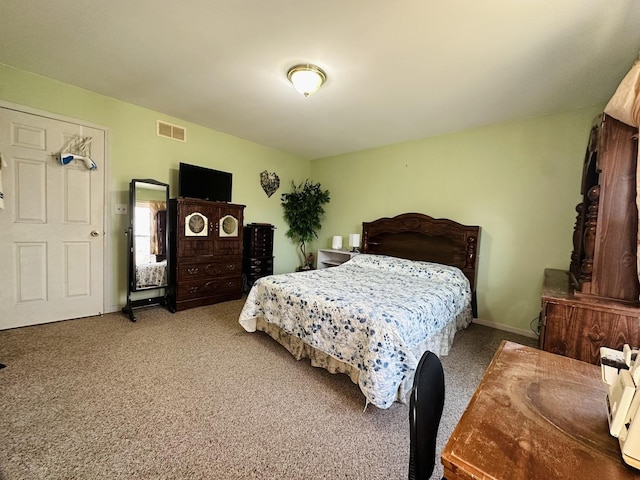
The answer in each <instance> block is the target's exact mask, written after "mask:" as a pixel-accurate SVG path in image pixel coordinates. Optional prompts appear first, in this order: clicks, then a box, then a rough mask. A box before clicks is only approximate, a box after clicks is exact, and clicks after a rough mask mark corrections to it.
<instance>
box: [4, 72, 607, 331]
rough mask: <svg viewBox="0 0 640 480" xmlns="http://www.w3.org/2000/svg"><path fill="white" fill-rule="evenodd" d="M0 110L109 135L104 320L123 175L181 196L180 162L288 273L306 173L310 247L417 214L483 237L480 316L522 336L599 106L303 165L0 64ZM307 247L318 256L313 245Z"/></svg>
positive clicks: (122, 274)
mask: <svg viewBox="0 0 640 480" xmlns="http://www.w3.org/2000/svg"><path fill="white" fill-rule="evenodd" d="M0 100H2V101H5V102H11V103H15V104H19V105H25V106H28V107H32V108H36V109H40V110H44V111H47V112H52V113H55V114H58V115H64V116H68V117H72V118H77V119H80V120H84V121H87V122H90V123H94V124H98V125H102V126H105V127H107V128H108V131H109V138H108V139H109V148H110V166H109V172H108V173H109V174H108V181H107V190H108V192H107V208H108V210H107V212H108V216H109V223H110V225H109V231H108V232H107V235H108V237H109V241H110V244H111V252H110V253H111V264H112V266H111V272H109V274H110V275H111V287H110V288H111V292H112V293H111V295H110V296H111V298H110V299H108V300H109V304H110V308H111V310H118V309H119V308H121V307H122V305H123V304H124V301H125V296H126V248H125V238H124V234H123V232H124V229H125V226H126V223H127V217H125V216H122V215H115V213H114V209H115V205H116V204H118V203H127V200H128V183H129V180H130V179H131V178H155V179H156V180H159V181H163V182H167V183H169V184H170V185H171V192H172V196H175V194H176V188H177V167H178V163H179V162H181V161H184V162H187V163H194V164H199V165H204V166H209V167H212V168H217V169H220V170H227V171H231V172H233V174H234V178H233V180H234V187H233V201H234V202H235V203H241V204H245V205H247V208H246V210H245V218H246V222H252V221H257V222H270V223H273V224H274V225H275V226H276V227H277V230H276V240H275V252H274V254H275V256H276V262H275V271H276V273H282V272H289V271H293V270H294V269H295V267H296V266H297V265H298V258H297V256H296V252H297V250H296V247H295V245H293V244H292V243H291V241H290V240H289V239H287V238H286V237H285V232H286V230H287V226H286V224H284V221H283V219H282V208H281V207H280V194H281V193H283V192H286V191H289V190H290V184H291V181H292V180H294V181H296V183H299V182H300V181H302V180H304V179H305V178H307V177H310V178H312V179H313V180H314V181H319V182H320V183H321V184H322V186H323V188H327V189H329V190H330V192H331V202H330V203H329V205H327V206H326V212H327V214H326V217H325V220H324V224H323V228H322V230H321V232H320V235H319V239H318V241H316V242H315V247H320V248H324V247H330V245H331V237H332V236H333V235H343V237H345V238H344V240H343V241H344V242H345V245H346V242H347V235H348V234H349V233H355V232H360V231H361V229H362V226H361V224H362V222H363V221H370V220H374V219H376V218H378V217H381V216H393V215H397V214H399V213H404V212H412V211H413V212H422V213H426V214H428V215H431V216H433V217H446V218H451V219H454V220H456V221H459V222H461V223H466V224H475V225H480V226H481V227H482V234H481V241H480V266H479V277H478V304H479V305H478V306H479V317H480V318H481V319H482V320H483V321H486V322H487V323H489V324H499V325H500V326H501V327H502V328H506V329H510V330H514V331H519V332H529V331H530V330H529V324H530V322H531V321H532V320H533V319H534V318H535V317H536V316H537V315H538V313H539V308H540V288H541V284H542V277H543V271H544V269H545V268H547V267H552V268H567V267H568V264H569V256H570V253H571V248H572V244H571V238H572V230H573V225H574V221H575V211H574V207H575V205H576V203H577V202H578V201H579V189H580V176H581V168H582V161H583V155H584V151H585V147H586V143H587V139H588V134H589V128H590V125H591V123H592V121H593V119H594V117H595V116H596V115H597V114H598V113H600V112H601V111H602V109H603V106H595V107H591V108H584V109H579V110H575V111H572V112H565V113H558V114H555V115H549V116H543V117H536V118H529V119H524V120H518V121H514V122H509V123H504V124H499V125H493V126H489V127H484V128H478V129H474V130H468V131H464V132H460V133H455V134H450V135H443V136H438V137H432V138H428V139H424V140H419V141H414V142H406V143H401V144H397V145H391V146H387V147H381V148H376V149H372V150H367V151H363V152H357V153H352V154H346V155H341V156H337V157H332V158H325V159H317V160H313V161H307V160H304V159H301V158H298V157H296V156H293V155H289V154H286V153H283V152H280V151H278V150H275V149H271V148H267V147H263V146H260V145H257V144H255V143H252V142H249V141H245V140H242V139H239V138H236V137H233V136H230V135H226V134H223V133H220V132H216V131H213V130H211V129H207V128H204V127H201V126H198V125H195V124H192V123H189V122H185V121H182V120H180V119H175V118H172V117H168V116H166V115H163V114H160V113H157V112H154V111H151V110H148V109H145V108H141V107H138V106H135V105H132V104H129V103H125V102H121V101H118V100H115V99H112V98H109V97H105V96H102V95H98V94H95V93H92V92H89V91H86V90H82V89H79V88H76V87H72V86H70V85H67V84H63V83H60V82H57V81H54V80H50V79H47V78H44V77H41V76H38V75H35V74H31V73H28V72H24V71H21V70H17V69H14V68H12V67H8V66H3V65H0ZM157 119H160V120H163V121H166V122H169V123H174V124H178V125H181V126H184V127H186V128H187V130H188V133H187V139H188V141H187V143H182V142H178V141H175V140H169V139H165V138H160V137H157V136H156V134H155V128H156V120H157ZM263 170H268V171H270V172H276V173H277V174H278V176H279V177H280V184H281V186H280V189H279V190H278V191H277V192H276V193H275V194H274V195H273V196H272V197H271V198H267V196H266V195H265V194H264V192H263V191H262V189H261V187H260V184H259V174H260V172H261V171H263ZM313 247H314V246H312V248H313Z"/></svg>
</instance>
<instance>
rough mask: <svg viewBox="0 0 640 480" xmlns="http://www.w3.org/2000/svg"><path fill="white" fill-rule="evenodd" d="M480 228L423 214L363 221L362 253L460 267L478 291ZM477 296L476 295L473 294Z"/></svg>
mask: <svg viewBox="0 0 640 480" xmlns="http://www.w3.org/2000/svg"><path fill="white" fill-rule="evenodd" d="M479 246H480V227H478V226H468V225H462V224H460V223H457V222H454V221H453V220H448V219H446V218H432V217H430V216H428V215H424V214H422V213H404V214H402V215H398V216H395V217H393V218H388V217H387V218H379V219H378V220H374V221H372V222H362V252H363V253H370V254H375V255H389V256H391V257H400V258H407V259H409V260H422V261H426V262H435V263H442V264H444V265H452V266H454V267H458V268H459V269H460V270H462V272H463V273H464V274H465V275H466V276H467V278H468V279H469V282H470V283H471V290H472V291H473V292H475V290H476V279H477V272H476V271H477V267H478V248H479ZM474 296H475V295H474Z"/></svg>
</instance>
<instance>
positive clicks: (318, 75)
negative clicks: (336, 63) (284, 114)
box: [287, 64, 327, 97]
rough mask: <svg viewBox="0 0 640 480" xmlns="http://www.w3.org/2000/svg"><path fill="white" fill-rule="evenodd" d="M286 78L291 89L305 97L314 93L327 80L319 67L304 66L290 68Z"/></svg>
mask: <svg viewBox="0 0 640 480" xmlns="http://www.w3.org/2000/svg"><path fill="white" fill-rule="evenodd" d="M287 78H288V79H289V81H290V82H291V83H292V84H293V87H294V88H295V89H296V90H297V91H298V92H300V93H301V94H302V95H304V96H305V97H308V96H309V95H311V94H313V93H316V92H317V91H318V89H319V88H320V87H321V86H322V84H323V83H324V82H325V80H326V79H327V75H326V74H325V73H324V72H323V71H322V69H321V68H320V67H316V66H315V65H310V64H304V65H296V66H295V67H291V68H290V69H289V72H288V73H287Z"/></svg>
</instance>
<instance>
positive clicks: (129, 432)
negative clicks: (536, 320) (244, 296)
mask: <svg viewBox="0 0 640 480" xmlns="http://www.w3.org/2000/svg"><path fill="white" fill-rule="evenodd" d="M241 308H242V301H234V302H227V303H223V304H219V305H213V306H209V307H201V308H197V309H192V310H187V311H184V312H179V313H176V314H171V313H169V312H167V311H166V310H164V309H162V308H160V307H152V308H147V309H141V310H137V311H136V314H137V319H138V321H137V322H136V323H132V322H129V320H128V318H127V317H126V316H125V315H123V314H119V313H118V314H109V315H105V316H103V317H91V318H85V319H79V320H71V321H66V322H58V323H52V324H47V325H40V326H35V327H25V328H20V329H14V330H6V331H0V363H4V364H6V365H7V367H6V368H4V369H0V412H1V413H0V478H2V479H3V480H17V479H143V478H144V479H147V478H151V479H367V480H373V479H385V480H388V479H404V478H406V477H407V462H408V448H409V433H408V408H407V406H406V405H402V404H394V405H393V406H392V407H391V408H390V409H388V410H380V409H377V408H375V407H372V406H370V407H368V408H367V410H366V411H364V412H363V407H364V397H363V396H362V394H361V393H360V391H359V390H358V387H357V386H356V385H354V384H353V383H351V381H350V380H349V379H348V378H347V377H346V376H345V375H331V374H329V373H327V372H326V371H324V370H320V369H317V368H313V367H311V366H310V365H309V363H308V361H304V360H303V361H300V362H298V361H296V360H294V359H293V358H292V357H291V356H290V355H289V354H288V353H287V352H286V351H285V350H284V349H283V348H282V347H280V346H279V345H278V344H277V343H275V342H274V341H273V340H272V339H271V338H269V337H267V336H266V335H264V334H262V333H252V334H250V333H247V332H245V331H244V330H243V329H242V328H241V327H240V325H239V324H238V322H237V318H238V315H239V313H240V309H241ZM503 338H506V339H510V340H514V341H519V342H520V343H527V344H530V345H531V344H534V341H533V340H532V339H529V338H526V337H521V336H518V335H513V334H508V333H506V332H502V331H498V330H494V329H490V328H487V327H483V326H479V325H472V326H470V327H469V329H467V330H465V331H463V332H460V333H459V334H458V335H457V337H456V342H455V344H454V348H453V350H452V352H451V353H450V355H449V356H447V357H443V364H444V367H445V375H446V382H447V400H446V403H445V410H444V415H443V420H442V424H441V427H440V434H439V440H440V444H441V445H440V448H442V447H443V446H444V443H445V442H446V440H447V438H448V437H449V436H450V434H451V431H452V430H453V427H454V426H455V424H456V422H457V421H458V419H459V417H460V415H461V414H462V412H463V410H464V408H465V407H466V405H467V402H468V401H469V398H470V397H471V395H472V393H473V391H474V390H475V387H476V385H477V384H478V382H479V380H480V378H481V376H482V373H483V372H484V370H485V368H486V366H487V365H488V363H489V361H490V360H491V358H492V356H493V353H494V352H495V349H496V348H497V346H498V344H499V343H500V341H501V340H502V339H503ZM440 475H442V469H441V466H440V465H439V464H438V465H437V469H436V472H435V474H434V478H437V477H438V476H440Z"/></svg>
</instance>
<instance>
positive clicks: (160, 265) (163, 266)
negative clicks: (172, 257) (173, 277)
mask: <svg viewBox="0 0 640 480" xmlns="http://www.w3.org/2000/svg"><path fill="white" fill-rule="evenodd" d="M166 285H167V261H166V260H162V261H160V262H152V263H143V264H140V265H136V288H138V289H141V288H154V287H163V286H166Z"/></svg>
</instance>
